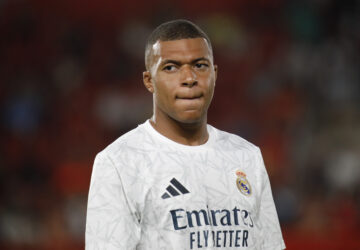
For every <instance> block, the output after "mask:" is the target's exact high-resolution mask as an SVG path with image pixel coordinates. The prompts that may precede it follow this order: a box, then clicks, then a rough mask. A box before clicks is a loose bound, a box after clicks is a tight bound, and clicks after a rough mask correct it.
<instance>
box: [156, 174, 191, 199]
mask: <svg viewBox="0 0 360 250" xmlns="http://www.w3.org/2000/svg"><path fill="white" fill-rule="evenodd" d="M170 183H171V184H172V185H169V186H168V187H167V188H166V190H167V192H165V193H164V194H163V195H162V196H161V198H163V199H167V198H170V197H171V196H172V197H174V196H178V195H180V193H182V194H187V193H190V192H189V190H187V189H186V188H185V187H184V186H183V185H182V184H181V183H180V182H179V181H178V180H176V179H175V178H172V179H171V181H170ZM179 192H180V193H179ZM169 193H170V194H169Z"/></svg>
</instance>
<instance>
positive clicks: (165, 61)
mask: <svg viewBox="0 0 360 250" xmlns="http://www.w3.org/2000/svg"><path fill="white" fill-rule="evenodd" d="M202 60H204V61H208V62H210V60H209V59H208V58H206V57H200V58H196V59H194V60H192V61H191V62H190V63H191V64H194V63H196V62H198V61H202ZM168 63H171V64H175V65H178V66H180V65H181V64H183V63H181V62H180V61H177V60H172V59H166V60H164V61H163V62H162V63H161V65H165V64H168Z"/></svg>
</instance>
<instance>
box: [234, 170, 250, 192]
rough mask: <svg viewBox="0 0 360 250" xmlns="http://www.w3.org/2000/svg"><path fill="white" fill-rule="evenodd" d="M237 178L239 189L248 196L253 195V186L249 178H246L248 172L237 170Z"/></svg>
mask: <svg viewBox="0 0 360 250" xmlns="http://www.w3.org/2000/svg"><path fill="white" fill-rule="evenodd" d="M236 175H237V177H238V178H237V179H236V186H237V187H238V189H239V191H240V192H241V193H242V194H243V195H246V196H250V195H251V186H250V183H249V182H248V180H247V179H246V174H245V173H244V172H243V171H240V170H237V171H236Z"/></svg>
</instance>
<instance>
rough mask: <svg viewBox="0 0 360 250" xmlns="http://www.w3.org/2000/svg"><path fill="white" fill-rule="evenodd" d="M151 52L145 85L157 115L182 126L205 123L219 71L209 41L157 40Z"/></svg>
mask: <svg viewBox="0 0 360 250" xmlns="http://www.w3.org/2000/svg"><path fill="white" fill-rule="evenodd" d="M152 50H153V51H152V58H150V65H149V71H147V72H144V84H145V86H146V87H147V89H148V90H149V91H150V92H152V93H153V98H154V109H155V110H154V114H155V116H158V118H172V119H174V120H176V121H178V122H181V123H197V122H201V121H204V119H206V116H207V110H208V108H209V105H210V103H211V100H212V97H213V94H214V87H215V80H216V71H217V67H216V66H214V64H213V59H212V54H211V52H210V49H209V47H208V44H207V42H206V40H205V39H203V38H192V39H182V40H175V41H158V42H156V43H155V44H154V45H153V48H152ZM205 121H206V120H205Z"/></svg>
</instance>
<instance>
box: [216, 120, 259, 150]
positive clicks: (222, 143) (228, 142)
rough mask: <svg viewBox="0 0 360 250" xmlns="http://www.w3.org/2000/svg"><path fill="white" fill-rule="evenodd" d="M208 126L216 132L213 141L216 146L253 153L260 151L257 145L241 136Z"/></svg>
mask: <svg viewBox="0 0 360 250" xmlns="http://www.w3.org/2000/svg"><path fill="white" fill-rule="evenodd" d="M210 128H211V129H212V130H213V131H214V132H215V133H216V142H215V143H216V146H217V147H221V148H222V149H225V150H241V151H247V152H249V153H254V154H258V153H260V149H259V147H258V146H256V145H254V144H253V143H251V142H249V141H247V140H246V139H244V138H242V137H241V136H239V135H236V134H233V133H229V132H226V131H223V130H220V129H217V128H215V127H212V126H210Z"/></svg>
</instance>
